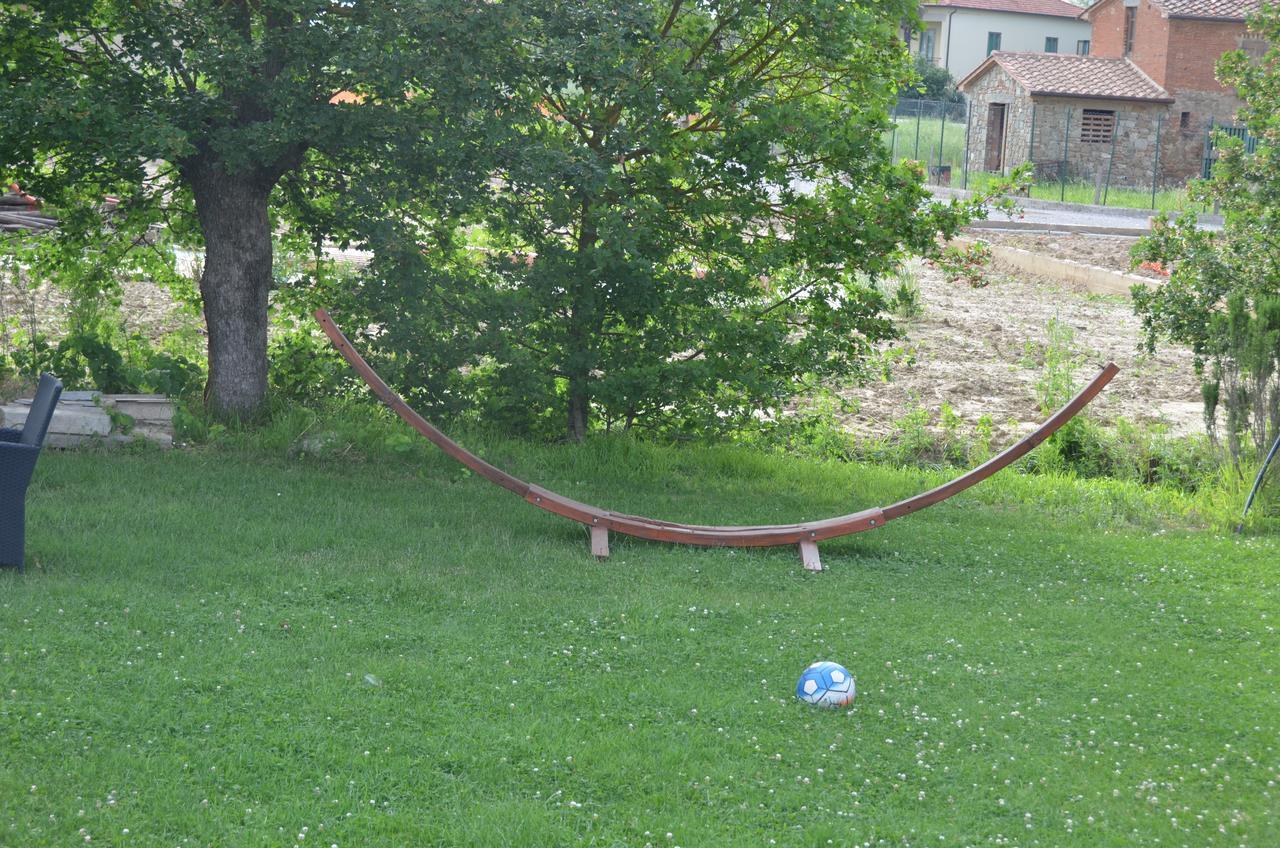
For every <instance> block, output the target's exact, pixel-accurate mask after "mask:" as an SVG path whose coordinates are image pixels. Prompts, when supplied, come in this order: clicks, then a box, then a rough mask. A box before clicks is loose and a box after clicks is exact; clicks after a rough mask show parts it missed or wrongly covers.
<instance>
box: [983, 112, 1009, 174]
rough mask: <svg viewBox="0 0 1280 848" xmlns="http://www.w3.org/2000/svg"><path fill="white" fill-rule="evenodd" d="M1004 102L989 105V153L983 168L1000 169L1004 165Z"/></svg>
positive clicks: (989, 169) (987, 169) (986, 169)
mask: <svg viewBox="0 0 1280 848" xmlns="http://www.w3.org/2000/svg"><path fill="white" fill-rule="evenodd" d="M1004 113H1005V104H1004V103H990V104H988V105H987V155H986V159H985V161H984V162H983V165H982V170H984V171H999V170H1001V169H1002V168H1003V167H1004Z"/></svg>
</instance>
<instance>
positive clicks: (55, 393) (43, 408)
mask: <svg viewBox="0 0 1280 848" xmlns="http://www.w3.org/2000/svg"><path fill="white" fill-rule="evenodd" d="M61 395H62V381H61V380H59V379H58V378H57V377H55V376H53V375H52V374H44V375H41V377H40V387H39V388H38V389H36V396H35V399H34V400H33V401H31V411H30V412H29V413H27V423H26V424H25V425H23V427H22V429H21V430H13V429H8V428H0V566H3V565H16V566H17V567H18V570H19V571H21V570H22V567H23V558H24V556H25V554H26V544H25V543H26V524H27V484H28V483H30V482H31V473H32V472H33V471H35V470H36V459H37V458H38V457H39V456H40V448H41V446H43V445H44V437H45V434H46V433H47V432H49V422H50V421H51V420H52V419H53V410H54V408H55V407H56V406H57V405H58V398H59V397H60V396H61Z"/></svg>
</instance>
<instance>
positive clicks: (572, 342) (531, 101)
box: [366, 0, 972, 439]
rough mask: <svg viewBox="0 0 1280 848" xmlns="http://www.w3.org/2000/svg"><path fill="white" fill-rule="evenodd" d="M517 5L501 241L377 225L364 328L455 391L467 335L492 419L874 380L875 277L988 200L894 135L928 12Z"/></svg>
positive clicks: (660, 417)
mask: <svg viewBox="0 0 1280 848" xmlns="http://www.w3.org/2000/svg"><path fill="white" fill-rule="evenodd" d="M509 5H510V6H511V7H513V8H515V9H517V10H518V12H519V30H520V32H521V33H522V39H521V43H520V46H521V47H522V48H523V51H524V52H523V60H524V62H525V65H524V74H523V75H522V76H521V77H520V78H519V83H518V84H517V86H516V89H515V92H514V94H515V96H514V99H513V103H512V106H511V108H512V110H513V111H512V112H511V113H510V114H509V115H508V117H509V118H510V119H511V121H512V125H513V126H514V127H515V133H516V134H515V137H514V139H512V140H511V142H510V143H509V144H505V145H502V146H501V148H500V149H499V150H498V151H497V159H498V163H499V165H498V169H497V171H496V174H495V177H496V179H495V183H494V190H493V193H492V195H491V197H490V198H489V200H488V202H487V203H486V205H485V212H484V215H483V218H482V220H481V221H480V222H479V227H478V228H477V229H476V230H474V231H472V233H471V234H470V238H471V242H472V246H473V247H476V246H478V247H480V248H482V249H481V250H480V251H474V250H473V251H466V250H460V249H458V247H459V246H458V245H457V244H455V243H453V242H450V241H448V240H441V241H438V242H436V243H434V245H433V249H432V250H431V252H429V253H424V252H422V251H421V250H419V242H420V231H414V230H408V231H406V230H388V229H384V230H383V232H382V233H381V234H379V235H378V237H377V238H376V239H375V243H376V244H378V245H380V246H379V248H378V253H379V258H378V261H377V265H376V267H375V272H376V274H375V277H376V280H375V282H374V283H373V284H371V285H370V286H369V287H368V288H367V289H366V290H367V291H369V292H376V293H377V294H375V295H374V299H375V301H377V303H378V306H377V310H378V311H377V314H376V315H375V316H374V318H375V321H374V323H375V324H376V325H377V326H378V331H377V333H375V334H371V335H370V337H369V338H368V339H367V340H366V341H367V344H369V345H371V346H373V347H375V348H379V349H381V351H382V352H383V353H384V354H386V355H387V359H388V361H389V364H391V366H392V367H396V366H397V365H398V366H399V371H398V373H399V375H400V379H401V380H402V382H405V383H407V384H408V385H410V386H416V387H418V388H419V389H420V390H422V391H423V393H424V394H426V395H427V396H428V398H430V399H431V400H433V401H434V402H436V403H438V404H442V405H447V404H449V403H450V400H451V398H452V399H456V398H457V397H458V396H459V394H462V393H465V392H466V391H467V388H466V387H465V386H464V385H462V384H460V383H459V381H458V380H457V379H449V380H445V379H443V377H442V376H441V375H443V374H444V373H445V372H446V371H448V372H449V373H451V374H456V373H459V372H456V371H454V370H450V368H449V366H452V365H457V364H461V363H458V361H457V357H458V355H459V352H465V353H464V355H465V356H467V357H468V358H469V361H468V362H467V363H466V364H468V365H469V368H467V369H464V370H463V372H462V373H465V375H466V377H467V379H468V380H470V383H471V386H472V387H473V388H474V387H476V386H483V388H484V389H485V391H486V392H487V396H488V398H489V400H490V402H491V404H492V407H491V411H493V412H495V413H497V414H499V415H501V416H503V417H504V419H505V420H506V421H507V422H508V423H509V424H512V425H515V426H517V427H522V428H526V429H528V428H539V427H543V428H546V427H547V425H548V423H549V422H550V421H551V420H553V419H558V420H559V421H562V422H563V424H562V425H561V427H562V432H567V434H568V436H569V437H570V438H572V439H581V438H582V437H583V436H584V435H585V434H586V433H587V432H588V431H589V430H591V429H592V428H593V427H595V426H600V427H603V428H605V429H610V428H619V429H626V428H632V427H646V428H651V429H658V428H666V429H676V430H686V429H697V428H705V427H714V426H717V425H718V424H723V423H732V422H736V421H740V420H742V419H743V417H744V416H748V415H751V414H753V413H755V412H757V411H758V410H761V409H776V408H777V407H778V406H779V405H780V404H781V403H782V402H783V401H784V400H785V399H786V398H788V397H790V396H791V395H792V394H793V393H794V392H796V391H797V390H798V389H799V388H800V387H802V386H804V385H808V384H810V383H812V382H814V381H818V380H821V379H824V378H828V377H832V376H835V375H839V376H841V377H855V376H857V375H859V374H861V373H863V368H864V362H865V359H866V356H867V354H868V353H869V352H870V351H871V350H872V349H873V347H874V346H875V345H876V344H877V343H878V342H880V341H881V340H883V339H886V338H889V337H890V336H892V335H893V333H894V329H893V325H892V323H891V322H890V321H889V320H887V319H886V318H885V317H884V316H883V315H882V312H881V310H882V306H883V303H882V301H881V298H880V296H879V295H878V294H877V293H876V291H875V288H874V286H873V285H872V282H873V281H874V280H875V279H876V278H878V277H880V276H882V275H885V274H888V273H890V272H892V271H894V270H895V269H896V268H897V267H898V266H899V264H900V263H901V262H902V261H903V259H904V258H905V257H906V256H908V255H910V254H913V253H915V254H930V255H931V254H934V253H936V252H937V249H938V236H939V234H942V235H950V234H952V233H954V232H955V230H956V229H957V228H958V227H959V226H960V225H961V224H962V222H964V221H965V220H967V217H968V215H969V214H970V212H971V211H972V208H971V207H969V206H962V205H959V204H954V205H949V206H946V207H941V206H936V205H931V203H930V202H929V195H928V193H927V192H926V190H925V189H924V187H923V185H922V179H921V174H920V173H919V172H918V170H913V168H914V167H915V166H909V165H903V166H894V165H893V164H892V163H891V162H890V158H889V154H888V151H887V150H886V149H885V146H884V144H883V141H882V134H883V132H884V130H885V128H886V126H887V125H888V115H887V110H888V107H889V106H890V105H891V104H892V103H893V101H894V99H895V97H896V95H897V91H898V88H899V86H900V85H901V84H902V82H903V81H904V80H905V79H907V78H908V76H909V75H910V66H909V60H908V57H907V56H906V53H905V50H904V48H903V45H902V42H901V40H900V38H899V35H898V22H899V21H901V20H902V19H903V18H904V17H908V16H911V15H913V14H914V11H915V6H914V4H913V3H910V2H907V1H906V0H894V2H871V0H858V2H849V3H840V4H832V3H828V2H825V0H780V2H776V3H768V4H762V3H757V2H749V0H739V2H730V3H720V4H702V3H698V4H694V3H686V2H682V0H665V1H664V2H658V0H649V1H648V2H636V3H625V4H619V3H615V2H609V0H583V2H579V3H577V4H574V5H573V6H572V8H570V7H567V6H565V5H564V4H562V3H553V2H549V0H517V1H516V2H513V3H511V4H509ZM407 363H413V365H412V367H406V364H407ZM438 366H444V367H438ZM552 426H554V425H552Z"/></svg>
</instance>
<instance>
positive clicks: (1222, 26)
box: [1163, 20, 1245, 99]
mask: <svg viewBox="0 0 1280 848" xmlns="http://www.w3.org/2000/svg"><path fill="white" fill-rule="evenodd" d="M1244 34H1245V25H1244V24H1243V23H1238V22H1230V21H1185V20H1173V21H1169V48H1168V55H1167V59H1166V62H1167V64H1166V68H1167V70H1166V74H1167V79H1168V82H1166V83H1164V84H1163V85H1164V87H1165V88H1166V89H1167V90H1168V91H1169V93H1171V94H1174V95H1176V94H1178V92H1180V91H1184V90H1187V91H1212V92H1218V93H1221V94H1229V95H1232V96H1233V99H1234V92H1233V91H1232V90H1231V89H1229V88H1228V87H1227V86H1225V85H1223V84H1222V83H1220V82H1218V78H1217V76H1216V74H1215V73H1214V69H1215V66H1216V65H1217V64H1218V59H1220V58H1221V57H1222V54H1223V53H1226V52H1227V51H1229V50H1235V49H1237V48H1239V47H1240V39H1241V38H1242V37H1243V36H1244Z"/></svg>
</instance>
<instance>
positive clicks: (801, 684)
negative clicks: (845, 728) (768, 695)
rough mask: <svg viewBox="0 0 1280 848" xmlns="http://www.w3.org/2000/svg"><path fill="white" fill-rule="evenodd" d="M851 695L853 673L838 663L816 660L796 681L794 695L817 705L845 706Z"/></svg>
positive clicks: (852, 690)
mask: <svg viewBox="0 0 1280 848" xmlns="http://www.w3.org/2000/svg"><path fill="white" fill-rule="evenodd" d="M853 695H854V686H853V675H852V674H850V673H849V670H848V669H846V668H845V667H844V666H842V665H840V664H839V663H833V662H816V663H814V664H813V665H811V666H809V667H808V668H806V669H805V670H804V674H802V675H800V680H799V681H798V682H797V683H796V697H797V698H799V699H800V700H802V701H807V702H808V703H810V704H817V705H818V706H819V707H847V706H849V705H850V704H852V703H853Z"/></svg>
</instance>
